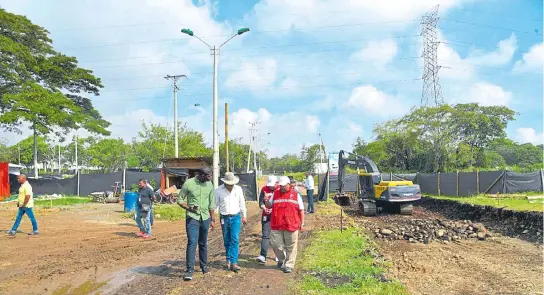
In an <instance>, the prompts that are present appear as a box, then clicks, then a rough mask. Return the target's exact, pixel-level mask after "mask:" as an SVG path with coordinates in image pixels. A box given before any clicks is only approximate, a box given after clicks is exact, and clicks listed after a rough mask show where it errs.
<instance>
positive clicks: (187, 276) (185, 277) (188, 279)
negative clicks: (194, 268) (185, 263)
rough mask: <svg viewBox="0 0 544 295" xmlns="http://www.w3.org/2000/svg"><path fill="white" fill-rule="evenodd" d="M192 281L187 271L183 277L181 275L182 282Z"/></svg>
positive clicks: (190, 274)
mask: <svg viewBox="0 0 544 295" xmlns="http://www.w3.org/2000/svg"><path fill="white" fill-rule="evenodd" d="M192 279H193V273H192V272H190V271H188V272H186V273H185V274H184V275H183V280H184V281H190V280H192Z"/></svg>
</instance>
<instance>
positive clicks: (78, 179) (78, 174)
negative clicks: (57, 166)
mask: <svg viewBox="0 0 544 295" xmlns="http://www.w3.org/2000/svg"><path fill="white" fill-rule="evenodd" d="M80 175H81V172H80V171H79V170H78V171H77V196H78V197H79V182H80Z"/></svg>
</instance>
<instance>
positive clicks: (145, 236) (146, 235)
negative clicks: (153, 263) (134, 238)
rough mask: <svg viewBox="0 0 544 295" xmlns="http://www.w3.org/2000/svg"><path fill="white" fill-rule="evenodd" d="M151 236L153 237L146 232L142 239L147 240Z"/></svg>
mask: <svg viewBox="0 0 544 295" xmlns="http://www.w3.org/2000/svg"><path fill="white" fill-rule="evenodd" d="M150 238H151V235H148V234H144V235H143V236H142V239H144V240H147V239H150Z"/></svg>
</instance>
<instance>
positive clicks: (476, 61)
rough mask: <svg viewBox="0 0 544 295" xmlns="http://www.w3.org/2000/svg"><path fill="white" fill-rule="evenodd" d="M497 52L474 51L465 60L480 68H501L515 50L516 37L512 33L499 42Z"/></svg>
mask: <svg viewBox="0 0 544 295" xmlns="http://www.w3.org/2000/svg"><path fill="white" fill-rule="evenodd" d="M497 47H498V48H497V50H496V51H492V52H483V51H480V50H474V51H472V52H471V53H470V55H469V58H468V59H467V60H468V62H470V63H471V64H473V65H480V66H501V65H505V64H507V63H509V62H510V61H511V60H512V57H513V56H514V53H515V52H516V49H517V39H516V35H515V34H514V33H512V34H511V35H510V37H509V38H508V39H504V40H501V41H499V44H498V45H497Z"/></svg>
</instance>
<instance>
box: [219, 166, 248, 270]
mask: <svg viewBox="0 0 544 295" xmlns="http://www.w3.org/2000/svg"><path fill="white" fill-rule="evenodd" d="M221 181H223V184H222V185H220V186H219V187H218V188H217V189H216V190H215V193H214V198H215V208H216V210H218V211H219V218H220V222H221V231H222V232H223V244H224V245H225V253H226V256H227V269H228V270H232V271H234V272H238V271H240V266H238V254H239V253H238V252H239V246H240V229H241V224H240V219H241V221H242V223H243V224H244V225H245V224H246V223H247V219H246V213H247V209H246V200H245V198H244V191H243V190H242V187H240V186H239V185H237V183H238V181H240V179H239V178H238V177H236V176H235V175H234V173H232V172H227V173H225V177H224V178H221ZM240 215H241V216H240Z"/></svg>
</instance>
